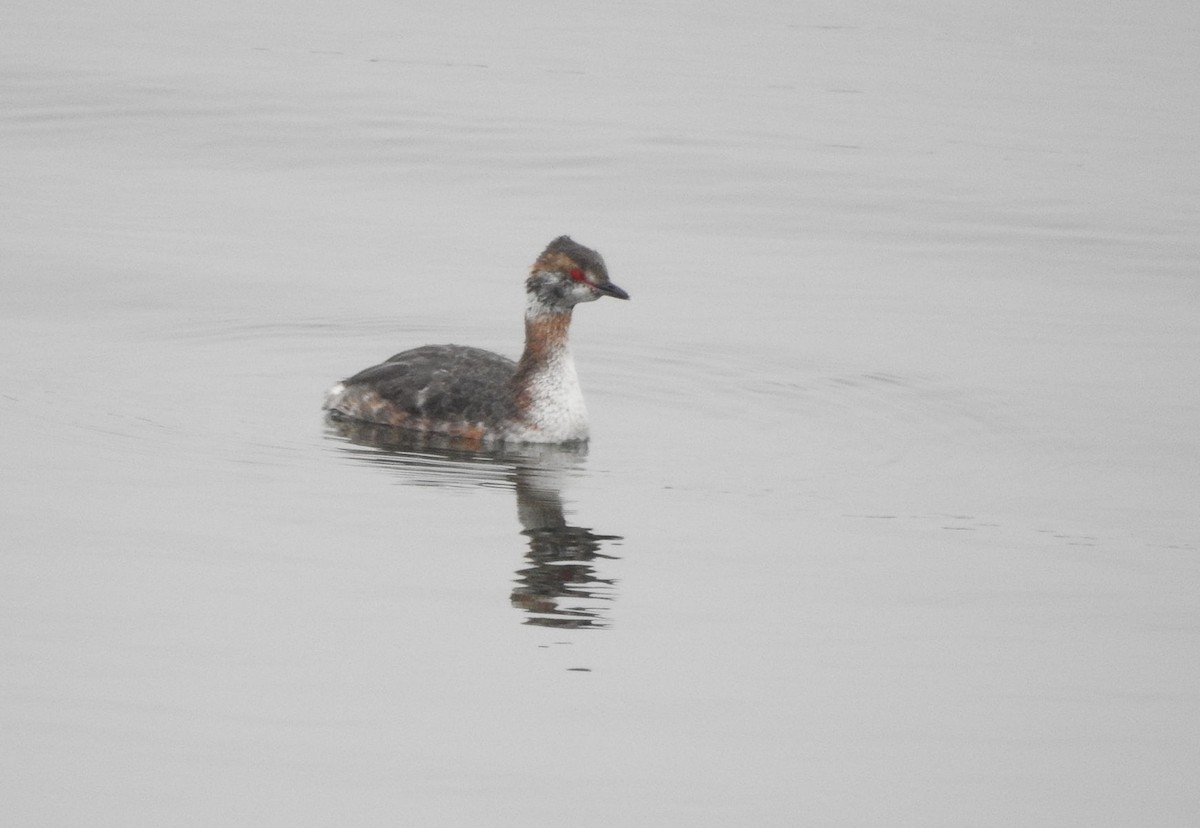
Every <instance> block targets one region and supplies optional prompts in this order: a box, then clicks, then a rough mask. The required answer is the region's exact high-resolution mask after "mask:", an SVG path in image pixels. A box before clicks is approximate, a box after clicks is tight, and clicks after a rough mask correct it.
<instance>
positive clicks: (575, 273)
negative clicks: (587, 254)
mask: <svg viewBox="0 0 1200 828" xmlns="http://www.w3.org/2000/svg"><path fill="white" fill-rule="evenodd" d="M571 278H572V279H574V280H575V281H576V282H582V281H584V278H583V271H582V270H580V269H579V268H577V267H573V268H571Z"/></svg>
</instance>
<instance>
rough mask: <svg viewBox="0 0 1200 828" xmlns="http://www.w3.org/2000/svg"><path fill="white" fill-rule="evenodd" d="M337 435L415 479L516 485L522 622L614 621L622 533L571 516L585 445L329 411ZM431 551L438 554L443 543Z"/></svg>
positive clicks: (370, 459) (593, 624) (590, 624)
mask: <svg viewBox="0 0 1200 828" xmlns="http://www.w3.org/2000/svg"><path fill="white" fill-rule="evenodd" d="M326 422H327V423H328V425H329V432H330V434H331V435H333V436H336V437H339V438H341V439H343V440H346V441H348V442H349V443H350V444H351V446H361V447H366V448H367V449H368V450H366V451H363V450H361V449H357V448H353V447H351V446H347V447H345V451H346V452H347V453H348V454H349V455H350V456H351V457H354V458H355V459H356V460H358V461H361V462H363V463H366V464H369V465H373V466H378V467H382V468H384V469H386V470H388V471H391V472H392V473H394V474H396V475H397V476H398V477H399V478H400V480H401V481H402V482H404V483H407V484H411V485H417V486H438V487H456V486H468V487H470V486H488V487H497V488H502V489H505V490H511V491H512V493H513V495H514V497H515V500H516V506H517V515H518V518H519V519H520V522H521V526H522V529H523V531H522V533H521V534H522V535H524V536H525V537H526V538H527V539H528V543H529V549H528V551H527V552H526V554H525V559H526V560H525V565H523V566H522V568H520V569H518V570H517V572H516V576H515V579H514V580H515V581H516V586H515V587H514V588H513V592H512V604H513V606H514V607H517V608H518V609H522V610H524V611H525V613H526V618H525V621H524V623H526V624H532V625H535V626H542V627H551V628H558V629H575V630H578V629H602V628H604V627H607V626H608V625H609V624H610V623H611V622H610V620H609V612H610V605H611V602H613V601H614V600H616V597H617V590H616V580H615V579H614V578H612V577H602V576H601V575H600V574H598V572H597V567H598V566H603V567H605V568H606V569H612V566H613V565H612V564H611V563H606V562H609V561H615V560H619V558H618V556H616V555H614V554H612V551H613V549H612V547H613V546H614V545H615V543H617V542H619V541H620V540H621V536H620V535H603V534H597V533H596V532H593V531H592V530H591V529H589V528H587V527H584V526H572V525H570V524H569V523H568V521H567V518H566V514H565V511H564V506H563V489H564V488H565V486H566V484H567V481H568V479H569V478H570V477H572V476H578V475H580V474H582V472H583V463H584V461H585V459H586V457H587V445H586V444H583V445H579V444H575V445H566V446H556V445H514V446H507V447H501V448H498V449H495V450H490V451H484V450H480V449H477V448H475V449H471V448H465V447H456V446H455V443H454V441H453V440H446V441H438V440H436V439H434V438H432V437H429V436H424V435H418V434H412V433H409V432H405V431H403V430H400V429H395V428H390V427H388V426H379V425H375V424H373V423H360V422H354V421H351V420H345V419H339V418H333V417H327V418H326ZM428 554H429V555H430V556H436V555H437V550H436V549H431V550H429V552H428Z"/></svg>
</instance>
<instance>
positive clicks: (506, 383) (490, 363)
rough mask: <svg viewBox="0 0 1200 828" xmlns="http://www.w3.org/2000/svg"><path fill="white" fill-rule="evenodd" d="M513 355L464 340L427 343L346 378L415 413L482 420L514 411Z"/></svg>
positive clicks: (349, 384) (352, 384) (347, 383)
mask: <svg viewBox="0 0 1200 828" xmlns="http://www.w3.org/2000/svg"><path fill="white" fill-rule="evenodd" d="M516 370H517V364H516V363H515V362H513V361H512V360H511V359H507V358H505V357H502V356H500V355H499V354H494V353H492V352H491V351H485V350H483V349H482V348H471V347H467V346H465V345H424V346H422V347H420V348H413V349H412V350H411V351H404V352H402V353H399V354H396V355H395V356H393V357H391V358H389V359H388V360H387V361H386V362H382V363H380V364H379V365H375V366H372V367H371V368H367V369H366V370H364V371H359V372H358V373H357V374H355V375H354V376H352V377H350V378H349V379H347V380H344V382H343V384H344V385H345V386H346V387H347V389H353V388H354V387H355V386H360V387H361V386H366V387H369V388H370V389H371V390H372V391H374V392H375V394H377V395H378V396H379V397H382V398H383V399H384V400H387V402H388V403H389V404H390V405H391V406H393V407H394V409H397V410H399V411H403V412H405V413H406V414H407V415H408V416H410V417H417V418H430V419H433V420H466V421H469V422H481V421H489V420H493V421H494V420H496V419H503V418H507V417H510V416H512V415H513V414H514V413H515V405H514V396H513V390H512V382H511V380H512V377H513V375H514V374H515V373H516Z"/></svg>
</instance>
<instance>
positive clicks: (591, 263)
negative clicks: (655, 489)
mask: <svg viewBox="0 0 1200 828" xmlns="http://www.w3.org/2000/svg"><path fill="white" fill-rule="evenodd" d="M525 293H526V299H525V351H524V353H522V354H521V359H520V361H519V362H513V361H512V360H511V359H507V358H506V357H502V356H500V355H499V354H494V353H492V352H491V351H485V350H483V349H481V348H469V347H467V346H464V345H424V346H422V347H420V348H413V349H412V350H411V351H404V352H403V353H399V354H396V355H395V356H394V357H392V358H391V359H389V360H387V361H386V362H383V363H380V364H379V365H376V366H374V367H372V368H367V369H366V370H364V371H360V372H359V373H357V374H355V375H354V376H352V377H350V378H349V379H347V380H343V381H342V382H339V383H338V384H337V385H335V386H333V388H331V389H330V390H329V393H328V394H327V395H326V398H325V409H326V410H328V411H329V412H330V414H331V415H332V416H335V417H347V418H350V419H353V420H363V421H365V422H370V423H381V424H383V425H390V426H397V427H400V428H404V429H412V430H415V431H419V432H425V433H428V434H439V435H445V436H448V437H454V438H461V439H464V440H467V441H470V442H480V443H493V442H502V441H506V440H507V441H515V442H526V443H568V442H574V441H580V440H586V439H587V437H588V423H587V409H586V408H585V407H584V404H583V393H582V391H581V390H580V388H579V378H578V377H577V376H576V374H575V360H574V359H573V358H572V357H571V349H570V347H569V345H568V343H567V329H568V328H569V327H570V325H571V310H572V308H574V307H575V305H577V304H579V303H580V302H593V301H595V300H597V299H599V298H600V297H601V296H614V297H616V298H617V299H628V298H629V294H628V293H626V292H625V291H623V290H621V289H620V288H619V287H617V286H616V285H614V284H613V283H612V282H610V281H609V279H608V270H607V268H605V266H604V259H602V258H600V254H599V253H597V252H596V251H595V250H592V249H591V248H588V247H584V246H583V245H582V244H579V243H577V242H575V241H572V240H571V239H570V238H568V237H567V236H559V237H558V238H557V239H555V240H554V241H552V242H550V244H549V246H547V247H546V249H545V250H544V251H543V252H542V254H541V255H540V256H538V258H537V261H536V262H534V263H533V267H532V268H530V272H529V278H528V279H526V281H525Z"/></svg>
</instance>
